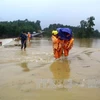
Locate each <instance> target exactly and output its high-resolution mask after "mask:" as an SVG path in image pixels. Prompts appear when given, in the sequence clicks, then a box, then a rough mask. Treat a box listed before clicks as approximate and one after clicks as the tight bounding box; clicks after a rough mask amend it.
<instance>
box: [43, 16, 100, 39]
mask: <svg viewBox="0 0 100 100" xmlns="http://www.w3.org/2000/svg"><path fill="white" fill-rule="evenodd" d="M94 20H95V18H94V17H93V16H91V17H89V18H87V21H85V20H82V21H80V25H79V26H77V27H74V26H68V25H62V24H50V25H49V27H48V28H45V29H44V34H45V36H47V37H49V36H51V32H52V30H55V29H56V28H59V27H68V28H71V29H72V31H73V36H74V37H76V38H98V37H100V32H99V31H98V30H94V28H93V26H95V24H94Z"/></svg>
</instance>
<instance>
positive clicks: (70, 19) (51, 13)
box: [0, 0, 100, 31]
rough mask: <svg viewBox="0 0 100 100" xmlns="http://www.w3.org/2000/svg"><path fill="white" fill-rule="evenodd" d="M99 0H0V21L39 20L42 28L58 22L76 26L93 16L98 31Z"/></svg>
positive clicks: (99, 28) (99, 25) (99, 16)
mask: <svg viewBox="0 0 100 100" xmlns="http://www.w3.org/2000/svg"><path fill="white" fill-rule="evenodd" d="M99 10H100V0H0V21H14V20H18V19H20V20H25V19H28V20H30V21H36V20H40V21H41V26H42V28H44V27H48V26H49V24H53V23H60V24H64V25H71V26H78V25H79V24H80V21H81V20H86V19H87V18H88V17H90V16H94V17H95V21H94V22H95V24H96V25H95V27H94V28H95V29H98V30H99V31H100V13H99V12H100V11H99Z"/></svg>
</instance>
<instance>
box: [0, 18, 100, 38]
mask: <svg viewBox="0 0 100 100" xmlns="http://www.w3.org/2000/svg"><path fill="white" fill-rule="evenodd" d="M94 20H95V18H94V17H93V16H91V17H89V18H87V20H86V21H85V20H81V21H80V25H79V26H76V27H75V26H68V25H63V24H50V25H49V27H47V28H44V29H43V35H44V36H45V37H50V36H51V32H52V30H55V29H56V28H59V27H68V28H71V29H72V31H73V36H74V37H76V38H98V37H100V32H99V31H98V30H94V28H93V27H94V26H95V24H94ZM39 30H41V25H40V21H39V20H37V21H36V22H34V21H29V20H28V19H25V20H17V21H12V22H11V21H10V22H8V21H3V22H0V38H11V37H18V36H19V34H20V33H21V32H22V31H26V32H28V31H29V32H34V31H35V32H38V31H39Z"/></svg>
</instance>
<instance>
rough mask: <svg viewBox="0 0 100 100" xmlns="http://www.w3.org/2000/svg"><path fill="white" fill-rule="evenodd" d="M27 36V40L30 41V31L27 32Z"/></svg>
mask: <svg viewBox="0 0 100 100" xmlns="http://www.w3.org/2000/svg"><path fill="white" fill-rule="evenodd" d="M27 37H28V41H29V42H30V40H31V33H30V32H28V34H27Z"/></svg>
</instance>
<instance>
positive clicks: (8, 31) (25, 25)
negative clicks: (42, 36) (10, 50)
mask: <svg viewBox="0 0 100 100" xmlns="http://www.w3.org/2000/svg"><path fill="white" fill-rule="evenodd" d="M39 30H41V26H40V21H39V20H37V21H36V22H33V21H28V19H25V20H17V21H13V22H11V21H10V22H8V21H5V22H0V38H9V37H18V36H19V34H20V33H21V32H22V31H25V32H28V31H29V32H34V31H35V32H38V31H39Z"/></svg>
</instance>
